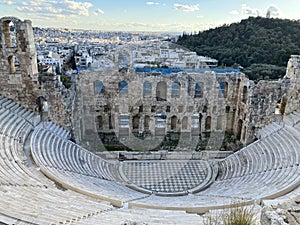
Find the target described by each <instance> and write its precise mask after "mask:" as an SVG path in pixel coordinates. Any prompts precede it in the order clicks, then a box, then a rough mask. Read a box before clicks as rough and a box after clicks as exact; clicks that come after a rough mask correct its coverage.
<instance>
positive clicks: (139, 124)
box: [77, 70, 251, 149]
mask: <svg viewBox="0 0 300 225" xmlns="http://www.w3.org/2000/svg"><path fill="white" fill-rule="evenodd" d="M99 81H101V82H102V85H103V89H104V90H103V91H102V92H101V91H99V90H97V85H96V83H97V82H99ZM122 81H126V82H127V85H128V91H126V93H122V92H124V90H123V91H122V90H120V82H122ZM145 83H148V84H151V87H150V92H149V93H146V94H145V90H144V89H145V86H144V85H145ZM174 83H177V84H179V91H178V93H177V92H176V90H174V89H176V87H174V86H173V85H174ZM161 84H163V90H164V91H165V93H164V94H165V95H166V96H165V97H166V98H165V99H164V100H161V99H159V98H158V95H159V93H158V92H159V87H158V86H159V85H161ZM196 84H201V93H197V90H196V89H197V86H196ZM250 86H251V82H250V81H249V80H248V79H247V78H246V77H245V75H244V74H242V73H228V74H216V73H214V72H210V71H207V72H205V73H184V72H182V73H177V74H167V75H161V74H153V73H152V74H151V73H136V72H134V71H133V70H126V71H118V70H111V71H103V72H90V71H89V72H86V73H82V74H81V75H80V79H79V81H78V90H79V92H80V97H79V98H78V99H79V101H80V103H79V104H80V105H81V107H79V110H80V109H81V110H82V112H81V113H80V115H81V117H80V119H79V120H78V129H77V132H81V133H77V137H78V138H79V139H78V141H80V142H81V143H85V144H87V143H88V144H87V145H88V146H93V148H96V149H97V145H94V144H92V143H93V142H98V143H97V144H98V145H99V143H100V142H101V141H100V140H97V141H95V139H96V138H98V139H99V137H98V135H97V133H98V132H107V133H109V132H113V133H115V134H116V135H117V138H118V139H119V140H123V144H124V145H126V146H131V147H133V148H134V147H137V145H138V146H143V149H145V145H149V146H148V148H146V149H151V148H153V147H154V146H156V145H157V143H159V142H161V141H162V138H161V136H164V135H165V134H166V133H167V132H170V131H171V132H175V133H176V132H177V133H180V135H181V136H180V143H181V145H179V147H181V148H182V146H187V145H191V146H190V147H191V148H195V145H196V143H194V142H198V141H199V140H198V139H199V136H201V133H205V132H207V133H219V134H221V135H218V136H216V137H211V138H210V140H211V141H212V140H213V142H220V141H221V143H222V140H223V139H224V134H225V131H228V132H233V133H234V134H235V135H236V136H238V140H240V141H241V142H242V143H245V142H246V141H247V139H246V138H248V136H249V135H248V136H247V132H248V130H247V128H248V127H249V123H250V119H249V118H248V113H249V112H250V109H251V107H249V102H250V99H251V91H249V87H250ZM161 114H163V115H165V116H166V122H165V126H163V127H159V126H158V124H157V116H158V115H161ZM146 118H148V119H149V121H148V122H146V120H147V119H146ZM122 119H125V120H126V119H127V120H128V125H125V126H124V124H122V122H121V120H122ZM100 120H101V121H100ZM79 121H80V122H79ZM145 132H146V133H147V134H148V135H152V138H153V140H154V141H153V142H147V141H145V139H143V140H142V141H140V140H139V139H138V138H136V136H139V135H136V134H135V133H139V134H141V133H143V135H144V133H145ZM91 136H92V137H93V138H91ZM128 137H129V138H128ZM143 137H144V136H143ZM200 138H201V137H200ZM133 143H134V144H133ZM145 143H147V144H145ZM213 144H214V145H217V146H218V147H220V143H219V144H218V143H217V144H216V143H213ZM217 146H216V147H217ZM90 148H91V147H90Z"/></svg>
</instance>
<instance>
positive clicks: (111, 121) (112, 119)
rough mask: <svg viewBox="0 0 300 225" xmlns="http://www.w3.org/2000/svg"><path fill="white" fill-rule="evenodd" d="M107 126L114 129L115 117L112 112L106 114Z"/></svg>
mask: <svg viewBox="0 0 300 225" xmlns="http://www.w3.org/2000/svg"><path fill="white" fill-rule="evenodd" d="M108 128H109V129H110V130H112V129H115V117H114V115H112V114H109V116H108Z"/></svg>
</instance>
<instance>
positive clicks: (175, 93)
mask: <svg viewBox="0 0 300 225" xmlns="http://www.w3.org/2000/svg"><path fill="white" fill-rule="evenodd" d="M180 86H181V85H180V83H179V82H178V81H175V82H173V83H172V89H171V97H172V98H176V97H179V96H180Z"/></svg>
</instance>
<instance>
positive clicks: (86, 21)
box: [0, 0, 300, 32]
mask: <svg viewBox="0 0 300 225" xmlns="http://www.w3.org/2000/svg"><path fill="white" fill-rule="evenodd" d="M299 9H300V1H299V0H226V1H225V0H224V1H223V0H222V1H221V0H192V1H186V0H153V1H152V0H149V1H148V0H132V1H129V0H128V1H126V0H118V1H117V0H81V1H76V0H32V1H24V0H0V17H3V16H16V17H18V18H20V19H30V20H32V23H33V26H40V27H56V28H79V29H93V30H107V31H109V30H121V31H177V32H182V31H186V32H192V31H199V30H204V29H209V28H213V27H216V26H220V25H223V24H224V23H227V24H229V23H232V22H238V21H240V20H241V19H244V18H248V17H249V16H258V15H259V16H265V15H266V13H267V11H268V10H269V11H270V12H271V16H272V17H279V18H288V19H297V20H298V19H300V13H299ZM297 11H298V12H297Z"/></svg>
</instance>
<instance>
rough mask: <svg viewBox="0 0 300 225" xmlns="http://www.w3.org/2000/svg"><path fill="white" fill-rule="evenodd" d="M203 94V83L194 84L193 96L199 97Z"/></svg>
mask: <svg viewBox="0 0 300 225" xmlns="http://www.w3.org/2000/svg"><path fill="white" fill-rule="evenodd" d="M202 96H203V83H202V82H198V83H196V84H195V98H201V97H202Z"/></svg>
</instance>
